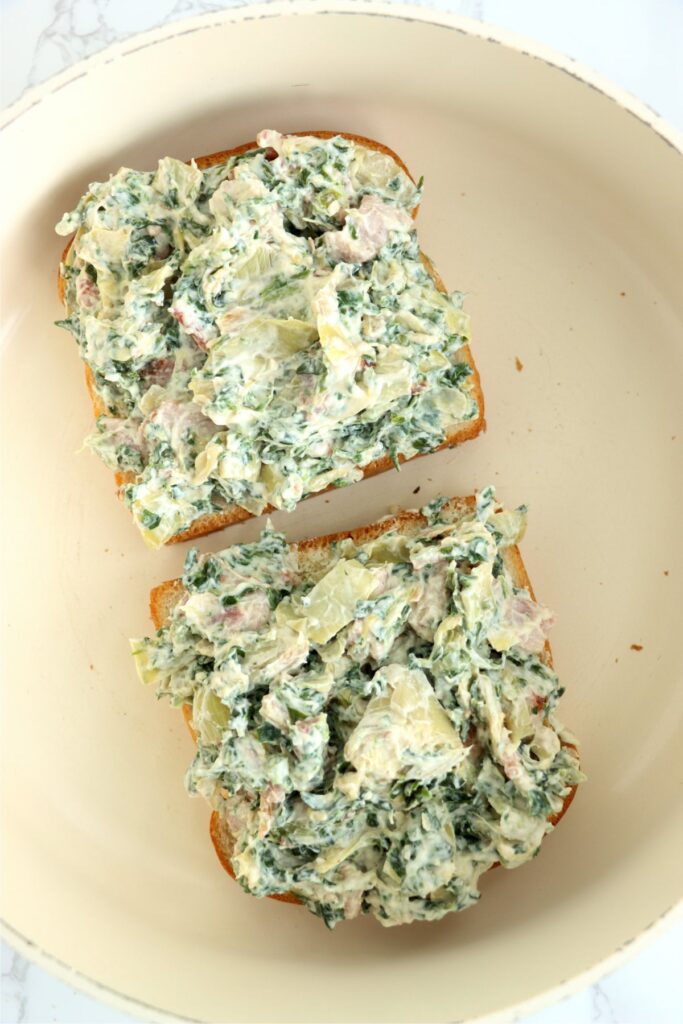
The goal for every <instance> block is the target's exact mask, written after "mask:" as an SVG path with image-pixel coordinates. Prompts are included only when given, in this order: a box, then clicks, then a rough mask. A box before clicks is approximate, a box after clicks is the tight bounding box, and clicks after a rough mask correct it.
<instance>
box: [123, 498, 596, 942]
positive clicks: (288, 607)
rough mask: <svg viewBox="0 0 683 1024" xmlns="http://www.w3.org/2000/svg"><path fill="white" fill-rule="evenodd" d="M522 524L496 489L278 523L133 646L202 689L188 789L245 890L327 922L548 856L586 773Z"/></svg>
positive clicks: (207, 567)
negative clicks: (322, 534)
mask: <svg viewBox="0 0 683 1024" xmlns="http://www.w3.org/2000/svg"><path fill="white" fill-rule="evenodd" d="M524 526H525V510H524V509H523V508H520V509H517V510H515V511H505V510H504V509H502V508H501V507H500V506H499V505H498V504H497V503H496V500H495V496H494V493H493V490H492V489H491V488H489V489H486V490H485V491H482V492H481V493H480V494H479V495H478V497H477V499H476V503H475V502H473V501H470V502H463V501H459V502H458V501H452V502H449V503H444V502H442V501H437V502H435V503H432V504H431V505H429V506H427V507H426V508H425V509H423V514H422V516H420V515H418V514H415V513H414V514H412V515H408V514H405V515H404V516H403V517H397V518H396V519H395V520H389V521H387V524H386V527H385V526H384V524H381V523H380V524H378V527H377V528H375V529H372V528H368V529H367V530H365V531H355V532H354V533H353V534H352V535H350V536H349V535H346V536H343V537H341V538H331V539H326V540H325V541H322V542H314V541H311V542H304V543H302V544H300V545H288V544H287V543H286V541H285V538H284V537H283V536H282V534H279V533H275V532H273V531H272V529H270V528H267V529H266V530H265V531H264V532H263V534H262V536H261V539H260V540H258V541H256V542H255V543H252V544H240V545H235V546H233V547H229V548H227V549H225V550H224V551H222V552H219V553H218V554H210V555H203V556H200V555H199V554H198V553H197V552H196V551H191V552H190V553H189V555H188V557H187V561H186V566H185V575H184V577H183V581H182V583H183V587H184V589H182V588H181V592H180V593H176V596H175V598H174V600H176V601H177V603H175V606H174V607H173V608H172V610H169V611H168V615H167V621H166V625H165V626H164V627H163V628H161V629H160V630H159V631H158V632H157V634H156V636H154V637H152V638H149V639H145V640H139V641H133V644H132V646H133V652H134V656H135V660H136V663H137V668H138V671H139V674H140V676H141V678H142V680H143V681H144V682H146V683H152V684H154V685H155V686H156V687H157V691H158V693H159V694H161V695H164V696H167V697H169V698H170V699H171V701H172V702H173V703H175V704H177V705H185V706H187V707H191V725H192V729H193V731H194V733H195V734H196V740H197V753H196V756H195V759H194V761H193V763H192V765H191V767H190V769H189V771H188V774H187V784H188V788H189V790H190V792H192V793H199V794H201V795H202V796H204V797H205V798H206V799H207V800H208V801H209V803H210V804H211V806H212V807H213V808H214V810H215V812H216V813H217V814H218V815H220V818H221V820H222V821H223V822H224V823H225V827H226V829H227V830H228V832H229V833H230V834H231V843H232V844H234V845H232V848H231V852H230V864H231V868H230V869H231V870H232V871H234V873H235V876H236V878H237V880H238V881H239V882H240V883H241V885H242V886H243V887H244V888H245V889H246V890H247V891H248V892H251V893H253V894H255V895H256V896H272V895H278V894H283V893H289V894H291V895H292V896H295V897H296V898H297V899H298V900H299V901H301V902H302V903H304V904H305V905H306V906H307V907H308V909H309V910H311V911H313V912H314V913H316V914H318V915H320V916H321V917H322V918H323V919H324V921H325V922H326V923H327V924H328V925H329V926H330V927H332V926H334V925H335V924H336V923H337V922H338V921H341V920H344V919H346V918H352V917H355V916H356V915H357V914H359V913H370V914H374V915H375V917H377V918H378V919H379V920H380V921H381V922H382V923H383V924H386V925H393V924H402V923H405V922H409V921H414V920H434V919H437V918H440V917H442V916H443V915H444V914H446V913H448V912H449V911H456V910H464V909H465V908H466V907H469V906H470V905H471V904H472V903H474V902H475V901H476V900H477V899H478V898H479V891H478V880H479V877H480V876H481V875H482V874H483V873H484V872H485V871H487V870H488V869H489V868H491V867H492V866H493V865H495V864H497V863H500V864H502V865H503V866H504V867H506V868H514V867H517V866H519V865H520V864H523V863H525V862H526V861H528V860H530V859H531V858H532V857H534V856H535V855H536V853H537V852H538V850H539V846H540V844H541V841H542V839H543V837H544V836H545V835H546V833H548V832H549V831H551V830H552V827H553V824H554V823H555V822H556V821H557V820H558V819H559V817H560V816H561V815H562V813H563V811H564V810H565V809H566V806H568V801H569V799H570V798H571V795H572V794H573V788H574V787H575V786H576V784H577V783H578V782H580V781H581V779H582V775H581V773H580V771H579V768H578V757H577V753H576V749H575V745H574V744H575V741H574V740H573V739H572V738H571V736H570V735H569V734H567V733H565V732H564V731H563V729H562V726H561V725H560V723H559V722H558V719H557V717H556V712H555V709H556V705H557V702H558V700H559V697H560V695H561V694H562V692H563V689H562V687H560V685H559V682H558V679H557V676H556V675H555V673H554V671H553V670H552V667H551V661H550V653H549V648H548V646H547V642H546V634H547V631H548V628H549V626H550V624H551V622H552V616H551V615H550V613H549V612H548V611H547V610H546V609H545V608H543V607H542V606H541V605H539V604H538V603H537V602H536V601H535V600H534V597H533V593H532V592H531V590H530V587H529V585H528V578H527V577H526V574H525V573H524V569H523V565H522V563H521V559H520V557H519V552H518V551H517V548H516V547H515V545H516V543H517V541H518V540H519V539H520V537H521V535H522V533H523V532H524ZM167 586H169V585H167ZM160 589H162V588H160ZM174 593H175V592H174Z"/></svg>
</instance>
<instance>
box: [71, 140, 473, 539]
mask: <svg viewBox="0 0 683 1024" xmlns="http://www.w3.org/2000/svg"><path fill="white" fill-rule="evenodd" d="M289 134H291V135H302V136H303V135H314V136H316V137H317V138H321V139H329V138H333V137H335V136H336V135H340V136H342V137H343V138H345V139H349V140H350V141H351V142H355V143H357V144H358V145H361V146H364V147H366V148H367V149H374V150H376V151H378V152H380V153H385V154H386V155H387V156H389V157H391V159H392V160H394V161H395V162H396V163H397V164H398V166H399V167H400V168H401V169H402V170H403V171H404V172H405V173H406V174H407V175H408V177H409V178H410V179H411V181H414V180H415V179H414V178H413V177H412V175H411V174H410V171H409V170H408V168H407V167H406V165H405V163H404V162H403V160H402V159H401V158H400V157H399V156H398V154H397V153H395V152H394V151H393V150H392V149H390V148H389V147H388V146H385V145H383V144H382V143H381V142H376V141H375V140H374V139H368V138H365V136H362V135H354V134H353V133H350V132H332V131H306V132H290V133H289ZM256 146H257V144H256V142H255V141H253V142H246V143H244V144H243V145H241V146H235V147H234V148H233V149H226V150H221V151H220V152H218V153H211V154H209V155H208V156H200V157H196V158H195V163H196V165H197V167H199V168H200V169H201V170H204V169H205V168H207V167H211V166H213V165H214V164H218V163H222V162H223V161H225V160H227V159H228V158H229V157H231V156H237V155H239V154H240V153H245V152H248V151H249V150H250V149H255V148H256ZM418 209H419V207H415V209H414V210H413V214H412V216H413V218H415V217H416V215H417V211H418ZM72 241H73V238H71V239H69V241H68V242H67V244H66V247H65V248H64V251H63V253H62V258H61V262H60V266H59V271H58V280H57V290H58V293H59V298H60V300H61V301H62V303H64V297H65V296H64V277H63V273H62V267H63V265H64V263H65V262H66V261H67V259H68V254H69V250H70V249H71V243H72ZM421 259H422V261H423V263H424V265H425V267H426V269H427V270H428V272H429V273H430V275H431V277H432V279H433V280H434V284H435V285H436V287H437V288H438V290H439V291H440V292H442V293H444V294H446V286H445V285H444V283H443V281H442V280H441V278H440V276H439V274H438V273H437V271H436V269H435V267H434V265H433V264H432V262H431V260H430V259H429V258H428V257H427V256H426V255H425V254H424V253H421ZM458 355H459V357H460V359H461V361H462V362H464V363H467V364H468V366H469V367H470V369H471V371H472V373H471V376H470V377H469V378H468V381H469V387H470V390H471V392H472V395H473V397H474V398H475V399H476V402H477V408H478V413H477V416H476V417H475V418H474V419H471V420H467V421H466V422H464V423H463V422H461V423H458V424H454V425H453V427H452V428H451V429H449V430H448V431H447V433H446V438H445V440H444V442H443V444H441V445H439V446H438V448H434V449H432V452H433V451H439V450H441V449H443V448H453V447H455V445H458V444H462V443H463V442H464V441H469V440H471V439H472V438H474V437H476V436H477V435H478V434H480V433H481V432H482V431H483V430H485V429H486V421H485V418H484V395H483V393H482V389H481V380H480V378H479V371H478V370H477V367H476V365H475V362H474V359H473V357H472V352H471V350H470V347H469V345H463V346H462V348H460V349H459V350H458ZM85 383H86V387H87V389H88V394H89V396H90V401H91V404H92V408H93V413H94V415H95V418H97V417H98V416H102V415H104V414H105V413H106V408H105V406H104V403H103V402H102V399H101V398H100V396H99V394H98V393H97V389H96V386H95V378H94V375H93V373H92V371H91V369H90V367H89V366H86V367H85ZM432 452H424V453H418V454H417V455H413V456H412V457H411V459H415V458H421V457H422V455H429V454H432ZM398 461H399V462H405V461H406V460H405V458H404V456H403V455H399V456H398ZM393 466H394V462H393V460H392V458H391V456H390V455H385V456H383V457H382V458H380V459H375V460H374V461H373V462H370V463H368V465H367V466H365V467H364V469H363V478H364V479H366V478H368V477H371V476H376V475H377V474H378V473H383V472H385V471H386V470H388V469H392V468H393ZM114 479H115V481H116V487H117V491H118V494H119V496H121V494H122V488H123V487H124V485H125V484H128V483H133V482H134V481H135V479H136V477H135V474H134V473H132V472H117V473H115V474H114ZM334 486H335V485H334V484H332V485H330V487H327V488H325V489H324V490H321V491H316V492H314V494H311V495H308V497H314V496H315V495H318V494H324V493H325V492H326V491H329V490H333V489H334ZM274 511H275V509H273V508H271V507H267V508H265V509H264V511H263V513H262V514H263V515H267V514H269V513H270V512H274ZM252 518H253V514H252V513H251V512H247V510H246V509H244V508H242V507H241V506H239V505H231V506H229V507H228V508H226V509H224V510H222V511H220V512H208V513H206V514H205V515H203V516H200V517H199V518H198V519H195V520H194V522H193V523H192V524H191V526H189V527H188V529H187V530H183V531H181V532H180V533H177V534H175V535H174V536H173V537H171V538H170V539H169V540H168V541H166V543H167V544H176V543H178V542H179V541H185V540H192V539H194V538H196V537H203V536H204V535H205V534H207V533H213V532H214V531H215V530H222V529H224V528H225V527H226V526H232V525H233V524H234V523H241V522H244V521H245V520H246V519H252Z"/></svg>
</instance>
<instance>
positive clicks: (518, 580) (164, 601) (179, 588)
mask: <svg viewBox="0 0 683 1024" xmlns="http://www.w3.org/2000/svg"><path fill="white" fill-rule="evenodd" d="M475 501H476V499H475V498H474V496H468V497H464V498H451V499H450V500H449V501H448V502H447V503H446V505H444V508H443V510H442V512H445V513H446V515H447V516H450V517H452V518H457V516H458V515H459V514H462V513H464V512H466V511H467V510H469V509H472V508H473V507H474V505H475ZM426 523H427V520H426V518H425V517H424V516H423V515H422V513H421V512H419V511H416V510H408V511H402V512H397V513H395V514H393V515H390V516H386V517H385V518H384V519H380V520H378V521H377V522H374V523H370V524H368V525H367V526H359V527H356V528H355V529H353V530H342V531H340V532H338V533H328V534H325V535H324V536H320V537H311V538H309V539H308V540H303V541H299V542H298V543H296V544H292V545H291V546H292V547H293V548H295V549H296V551H297V552H298V554H299V558H300V559H301V557H302V556H303V558H304V560H311V561H312V560H313V559H314V558H315V556H316V554H318V553H319V552H321V551H325V550H327V549H330V548H331V547H332V546H333V545H335V544H337V543H338V542H339V541H342V540H347V539H350V540H353V541H354V542H355V543H357V544H364V543H367V542H368V541H371V540H374V539H375V538H376V537H380V536H381V535H382V534H383V533H387V532H388V531H389V530H393V529H396V530H398V531H400V532H401V533H406V534H410V533H415V532H417V530H419V529H420V528H421V527H422V526H424V525H425V524H426ZM504 559H505V564H506V568H507V569H508V571H509V572H510V574H511V576H512V580H513V582H514V584H515V586H517V587H523V588H526V589H527V590H528V591H529V594H530V596H531V597H532V598H533V599H535V594H534V589H533V587H532V585H531V580H530V579H529V574H528V573H527V571H526V567H525V565H524V561H523V559H522V554H521V552H520V550H519V548H518V547H517V545H513V546H511V547H509V548H506V549H505V552H504ZM185 593H186V591H185V587H184V586H183V582H182V580H180V579H174V580H166V582H164V583H160V584H159V586H157V587H155V588H154V589H153V590H152V591H151V593H150V614H151V617H152V622H153V623H154V626H155V627H156V629H161V628H162V626H164V625H166V623H167V622H168V620H169V618H170V615H171V612H172V611H173V609H174V608H175V606H176V604H178V602H179V601H181V600H182V598H183V595H184V594H185ZM543 661H544V662H545V663H546V664H547V665H548V666H549V667H551V668H552V665H553V658H552V651H551V649H550V644H549V643H548V642H547V641H546V644H545V650H544V652H543ZM182 712H183V717H184V719H185V722H186V724H187V727H188V729H189V730H190V734H191V736H192V738H193V740H196V735H195V732H194V729H193V728H192V709H191V707H190V705H189V704H184V705H183V708H182ZM564 746H566V747H568V748H570V749H572V750H574V751H576V747H575V746H574V745H573V744H571V743H565V744H564ZM576 790H577V787H576V786H572V787H571V789H570V790H569V792H568V794H567V796H566V797H565V798H564V803H563V805H562V808H561V810H560V811H558V813H557V814H553V815H551V817H550V818H549V819H548V821H549V822H550V824H551V825H553V827H555V826H556V825H558V824H559V822H560V821H561V820H562V818H563V817H564V816H565V814H566V813H567V811H568V810H569V807H570V805H571V803H572V801H573V799H574V797H575V796H576ZM209 833H210V836H211V841H212V843H213V845H214V849H215V851H216V855H217V857H218V859H219V861H220V863H221V865H222V866H223V867H224V868H225V870H226V871H227V872H228V874H229V875H230V877H231V878H235V872H234V870H233V867H232V863H231V859H230V858H231V853H232V847H233V839H232V835H231V833H230V831H229V829H228V827H227V825H226V823H225V822H224V821H223V820H222V818H221V816H220V814H219V813H218V811H213V812H212V814H211V820H210V823H209ZM499 866H500V865H499V864H492V865H491V867H490V868H489V871H492V870H493V868H497V867H499ZM269 899H275V900H279V901H281V902H283V903H301V900H299V899H297V898H296V896H293V895H292V893H279V894H277V895H273V896H270V897H269Z"/></svg>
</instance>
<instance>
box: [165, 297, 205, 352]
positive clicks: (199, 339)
mask: <svg viewBox="0 0 683 1024" xmlns="http://www.w3.org/2000/svg"><path fill="white" fill-rule="evenodd" d="M169 313H170V314H171V316H172V317H173V318H174V320H177V321H178V323H179V324H180V326H181V327H182V328H183V330H184V331H185V332H186V333H187V334H189V335H190V337H191V338H192V340H193V341H194V342H195V343H196V344H197V345H199V347H200V348H201V349H202V350H203V351H204V352H206V351H207V349H208V345H207V342H206V338H205V337H204V335H203V334H201V333H200V331H199V328H198V326H197V324H196V323H195V324H192V323H191V322H190V321H189V320H188V318H187V315H186V314H185V313H184V312H183V311H182V309H178V308H177V307H176V306H171V308H170V309H169Z"/></svg>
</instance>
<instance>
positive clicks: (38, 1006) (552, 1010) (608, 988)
mask: <svg viewBox="0 0 683 1024" xmlns="http://www.w3.org/2000/svg"><path fill="white" fill-rule="evenodd" d="M241 2H243V0H223V2H221V0H215V2H213V0H145V2H140V0H30V3H28V2H27V0H2V7H1V18H2V33H1V38H0V46H1V52H0V58H1V59H0V95H1V98H2V105H3V106H6V105H7V104H9V103H12V102H13V101H14V100H16V99H18V98H19V97H20V96H21V94H22V93H23V92H24V91H25V89H27V88H28V87H29V86H32V85H37V84H38V83H40V82H42V81H44V80H45V79H46V78H47V77H49V76H50V75H52V74H55V73H56V72H58V71H61V70H62V69H63V68H65V67H68V66H69V65H70V64H73V63H74V62H75V61H77V60H80V59H81V58H83V57H86V56H89V55H90V54H92V53H95V52H96V51H97V50H99V49H102V48H103V47H104V46H107V45H109V44H110V43H113V42H117V41H119V40H122V39H125V38H127V37H128V36H130V35H132V34H133V33H136V32H142V31H145V30H146V29H149V28H153V27H154V26H156V25H160V24H163V23H165V22H169V21H173V20H175V19H177V18H182V17H186V16H189V15H192V14H199V13H202V12H204V11H215V10H219V9H222V8H224V7H231V6H239V5H240V3H241ZM247 2H248V0H247ZM413 2H417V3H421V2H422V3H423V4H424V5H425V6H429V0H413ZM432 6H435V7H441V8H445V9H450V10H452V11H455V12H456V13H458V14H463V15H467V16H469V17H472V18H477V19H480V20H484V21H489V22H492V23H493V24H498V25H501V26H503V27H505V28H508V29H512V30H513V31H515V32H518V33H520V34H522V35H528V36H531V37H534V38H536V39H540V40H542V41H543V42H544V43H546V44H548V45H550V46H553V47H555V48H556V49H558V50H561V51H563V52H564V53H566V54H569V56H571V57H574V58H575V59H576V60H578V61H580V62H582V63H583V64H586V65H588V66H590V67H592V68H594V69H596V70H597V71H600V72H601V73H602V74H604V75H606V76H608V77H609V78H612V79H613V80H614V81H616V82H618V83H619V84H620V85H622V86H623V87H625V88H626V89H628V90H629V91H630V92H632V93H633V94H635V95H637V96H638V97H640V98H641V99H642V100H644V101H645V102H646V103H647V104H649V105H650V106H651V107H653V108H654V109H655V110H656V111H657V113H659V114H661V115H662V116H663V117H665V118H667V119H668V120H670V121H672V122H673V123H674V124H676V125H677V126H678V127H679V128H683V62H681V51H682V45H683V0H441V2H439V0H433V3H432ZM682 963H683V921H679V922H678V924H676V925H675V926H674V927H673V928H671V929H670V930H669V931H668V932H667V933H666V934H664V935H663V936H660V937H659V938H658V939H657V940H656V941H655V942H654V943H653V944H652V945H650V946H649V947H648V948H646V949H645V950H644V951H642V952H641V953H640V954H638V955H637V956H636V957H635V958H634V959H633V960H631V961H630V962H628V963H627V964H625V965H624V966H623V967H621V968H620V969H619V970H617V971H615V972H614V973H613V974H611V975H610V976H609V977H606V978H604V979H603V980H602V981H601V982H600V984H596V985H592V986H591V987H590V988H588V989H586V990H585V991H584V992H581V993H579V994H578V995H575V996H573V997H572V998H570V999H567V1000H565V1001H564V1002H563V1003H559V1004H556V1005H554V1006H550V1007H547V1008H546V1009H544V1010H542V1011H540V1012H538V1013H535V1014H533V1015H531V1016H530V1017H527V1018H525V1020H524V1022H523V1024H589V1022H594V1021H598V1022H609V1024H675V1022H678V1021H681V1020H683V988H682V986H681V981H680V975H681V964H682ZM134 1020H135V1018H133V1017H129V1016H126V1015H124V1014H122V1013H120V1012H119V1011H117V1010H113V1009H110V1008H109V1007H107V1006H104V1005H102V1004H101V1003H99V1002H97V1001H95V1000H94V999H91V998H90V997H89V996H86V995H83V994H82V993H80V992H78V991H76V990H75V989H73V988H70V987H69V986H68V985H65V984H64V983H63V982H61V981H58V980H57V979H56V978H53V977H52V976H51V975H49V974H48V973H46V972H45V971H43V970H41V969H40V968H39V967H37V966H36V965H35V964H31V963H29V962H28V961H27V960H25V959H24V958H23V957H22V956H20V955H19V954H18V953H16V952H14V951H13V950H12V949H11V948H10V947H9V946H7V945H6V944H3V945H2V1004H1V1009H0V1021H2V1022H3V1024H19V1022H23V1024H46V1022H48V1021H56V1022H59V1024H72V1022H73V1024H76V1022H87V1024H124V1022H127V1021H134Z"/></svg>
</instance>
